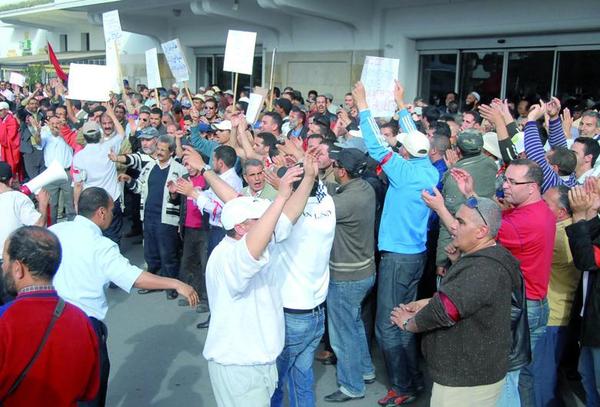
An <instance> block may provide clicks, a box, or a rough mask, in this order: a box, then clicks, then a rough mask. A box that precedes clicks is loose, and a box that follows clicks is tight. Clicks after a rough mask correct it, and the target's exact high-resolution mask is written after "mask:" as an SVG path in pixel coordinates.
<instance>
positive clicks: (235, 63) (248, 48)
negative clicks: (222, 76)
mask: <svg viewBox="0 0 600 407" xmlns="http://www.w3.org/2000/svg"><path fill="white" fill-rule="evenodd" d="M255 45H256V33H255V32H249V31H235V30H229V32H228V33H227V43H226V45H225V60H224V61H223V70H224V71H227V72H238V73H243V74H246V75H252V65H253V64H254V47H255Z"/></svg>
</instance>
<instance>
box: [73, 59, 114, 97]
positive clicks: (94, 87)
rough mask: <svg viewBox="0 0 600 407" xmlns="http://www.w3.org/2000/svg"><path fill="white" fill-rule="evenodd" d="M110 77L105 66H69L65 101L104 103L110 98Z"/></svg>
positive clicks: (108, 70)
mask: <svg viewBox="0 0 600 407" xmlns="http://www.w3.org/2000/svg"><path fill="white" fill-rule="evenodd" d="M111 81H112V76H111V71H110V69H109V67H107V66H106V65H84V64H71V65H70V66H69V93H68V95H67V99H78V100H87V101H92V102H106V101H108V100H109V98H110V86H111Z"/></svg>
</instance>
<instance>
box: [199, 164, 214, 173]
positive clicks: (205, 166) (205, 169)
mask: <svg viewBox="0 0 600 407" xmlns="http://www.w3.org/2000/svg"><path fill="white" fill-rule="evenodd" d="M210 170H212V167H211V166H210V165H208V164H204V167H202V169H201V170H200V175H204V173H205V172H206V171H210Z"/></svg>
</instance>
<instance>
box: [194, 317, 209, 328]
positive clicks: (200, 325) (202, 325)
mask: <svg viewBox="0 0 600 407" xmlns="http://www.w3.org/2000/svg"><path fill="white" fill-rule="evenodd" d="M209 325H210V314H209V315H208V318H206V321H204V322H200V323H198V325H196V328H198V329H206V328H208V326H209Z"/></svg>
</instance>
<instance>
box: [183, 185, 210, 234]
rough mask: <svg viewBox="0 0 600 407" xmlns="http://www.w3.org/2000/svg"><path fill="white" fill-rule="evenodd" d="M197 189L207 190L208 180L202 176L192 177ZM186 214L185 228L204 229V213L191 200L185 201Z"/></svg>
mask: <svg viewBox="0 0 600 407" xmlns="http://www.w3.org/2000/svg"><path fill="white" fill-rule="evenodd" d="M190 181H192V184H193V185H194V187H195V188H200V189H204V188H206V180H205V179H204V177H203V176H202V175H197V176H195V177H190ZM185 204H186V212H185V222H184V226H185V227H187V228H193V229H200V228H201V227H202V211H200V209H198V206H197V205H196V203H195V201H194V200H193V199H191V198H188V199H186V200H185Z"/></svg>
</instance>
